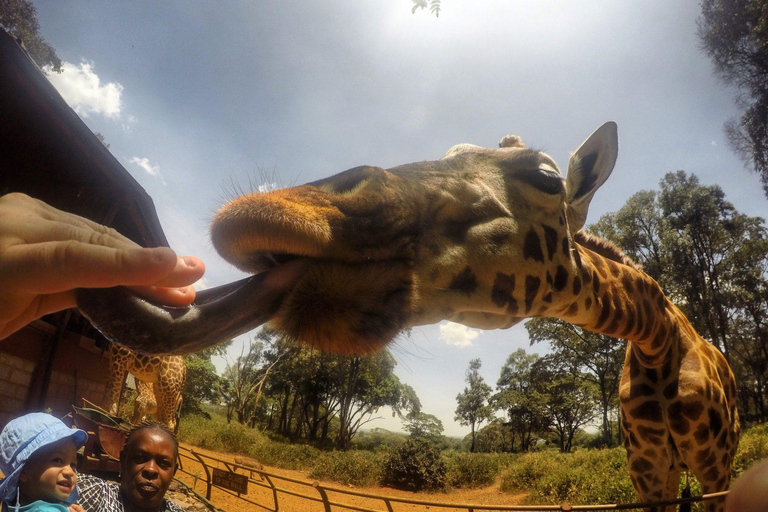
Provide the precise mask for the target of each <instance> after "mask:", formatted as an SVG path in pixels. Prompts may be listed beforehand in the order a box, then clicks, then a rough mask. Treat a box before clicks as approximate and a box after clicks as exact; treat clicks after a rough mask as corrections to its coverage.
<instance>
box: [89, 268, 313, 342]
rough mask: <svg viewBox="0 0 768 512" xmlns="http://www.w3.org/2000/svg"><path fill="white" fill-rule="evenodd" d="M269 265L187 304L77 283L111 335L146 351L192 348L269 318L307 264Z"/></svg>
mask: <svg viewBox="0 0 768 512" xmlns="http://www.w3.org/2000/svg"><path fill="white" fill-rule="evenodd" d="M280 259H281V260H282V261H283V262H282V263H274V265H273V267H272V268H271V269H270V270H267V271H264V272H261V273H259V274H257V275H253V276H251V277H248V278H245V279H242V280H240V281H236V282H233V283H229V284H225V285H222V286H218V287H215V288H209V289H207V290H202V291H200V292H198V293H197V296H196V298H195V302H194V303H192V304H191V305H189V306H186V307H169V306H163V305H157V304H153V303H151V302H149V301H147V300H145V299H142V298H141V297H139V296H137V295H135V294H133V293H132V292H130V291H129V290H128V289H127V288H125V287H116V288H106V289H79V290H77V291H76V292H75V298H76V300H77V307H78V309H79V310H80V312H81V313H82V314H83V316H85V317H86V318H87V319H88V320H90V322H91V323H92V324H93V325H94V326H95V327H96V328H97V329H98V330H99V331H100V332H101V333H102V334H103V335H104V336H105V337H106V338H107V339H109V340H110V341H112V342H114V343H117V344H118V345H122V346H124V347H126V348H128V349H131V350H135V351H137V352H142V353H145V354H188V353H192V352H197V351H200V350H203V349H205V348H208V347H211V346H214V345H217V344H219V343H222V342H224V341H226V340H229V339H232V338H234V337H235V336H238V335H240V334H242V333H245V332H248V331H250V330H252V329H255V328H256V327H259V326H260V325H262V324H264V323H265V322H267V321H269V320H270V318H272V317H273V316H274V315H275V313H277V311H278V310H279V309H280V306H281V305H282V302H283V298H284V297H285V295H286V294H287V293H288V291H289V290H290V289H291V287H292V286H293V284H294V283H295V282H296V280H297V279H298V278H299V276H300V275H301V272H302V271H303V269H304V268H305V263H304V262H303V261H302V260H303V259H302V258H283V257H281V258H280Z"/></svg>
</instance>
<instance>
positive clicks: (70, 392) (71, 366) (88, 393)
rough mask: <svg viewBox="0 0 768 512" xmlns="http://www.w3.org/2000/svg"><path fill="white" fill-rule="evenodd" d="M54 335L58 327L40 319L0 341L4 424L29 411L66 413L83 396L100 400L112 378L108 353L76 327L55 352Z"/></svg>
mask: <svg viewBox="0 0 768 512" xmlns="http://www.w3.org/2000/svg"><path fill="white" fill-rule="evenodd" d="M55 334H56V329H55V327H53V326H52V325H50V324H47V323H45V322H42V321H36V322H33V323H32V324H30V325H29V326H27V327H25V328H24V329H22V330H21V331H19V332H17V333H15V334H13V335H11V336H10V337H8V338H6V339H5V340H2V341H0V428H2V427H3V426H4V425H5V424H6V423H7V422H8V421H9V420H11V419H12V418H15V417H17V416H20V415H22V414H25V413H27V412H33V411H45V410H47V409H50V412H51V414H53V415H54V416H57V417H63V416H65V415H67V414H69V413H70V412H72V407H71V406H72V404H75V405H82V399H83V398H85V399H87V400H89V401H91V402H95V403H100V402H101V399H102V397H103V395H104V390H105V388H106V384H107V380H108V378H109V365H108V362H107V357H106V354H103V353H102V350H101V349H100V348H99V347H97V346H96V345H95V342H94V341H93V340H92V339H90V338H86V337H83V336H80V335H78V334H75V333H71V332H66V333H65V334H64V337H63V338H62V340H61V342H60V343H59V345H58V346H57V347H56V350H55V352H52V351H51V347H52V343H53V340H54V338H55ZM50 357H53V367H52V371H51V374H50V379H49V381H48V385H47V389H46V386H45V367H46V364H47V361H48V360H49V358H50ZM44 391H45V392H44ZM43 392H44V393H43ZM41 395H42V397H41Z"/></svg>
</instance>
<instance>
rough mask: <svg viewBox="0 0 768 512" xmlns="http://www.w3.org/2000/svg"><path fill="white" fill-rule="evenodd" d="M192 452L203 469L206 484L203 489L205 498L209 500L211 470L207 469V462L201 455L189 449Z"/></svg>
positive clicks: (211, 485) (211, 484)
mask: <svg viewBox="0 0 768 512" xmlns="http://www.w3.org/2000/svg"><path fill="white" fill-rule="evenodd" d="M190 451H191V452H192V455H194V456H195V458H196V459H197V460H198V461H199V462H200V464H202V465H203V469H204V470H205V483H206V484H207V487H206V489H205V499H207V500H210V499H211V487H213V483H212V482H211V472H210V470H209V469H208V464H206V463H205V461H204V460H203V458H202V457H200V455H199V454H198V453H197V452H196V451H195V450H190Z"/></svg>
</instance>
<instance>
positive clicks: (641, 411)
mask: <svg viewBox="0 0 768 512" xmlns="http://www.w3.org/2000/svg"><path fill="white" fill-rule="evenodd" d="M629 414H630V415H631V416H632V417H633V418H642V419H644V420H648V421H652V422H655V423H661V421H662V420H663V417H662V413H661V405H660V404H659V402H657V401H655V400H649V401H647V402H645V403H642V404H640V405H638V406H637V407H635V408H634V409H631V410H630V411H629Z"/></svg>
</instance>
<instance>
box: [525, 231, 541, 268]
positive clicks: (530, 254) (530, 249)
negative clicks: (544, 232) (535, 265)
mask: <svg viewBox="0 0 768 512" xmlns="http://www.w3.org/2000/svg"><path fill="white" fill-rule="evenodd" d="M523 257H524V258H525V259H526V260H533V261H538V262H540V263H544V253H543V252H542V250H541V240H540V239H539V235H537V234H536V231H534V229H533V228H531V229H530V231H528V233H527V234H526V235H525V242H524V243H523Z"/></svg>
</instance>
